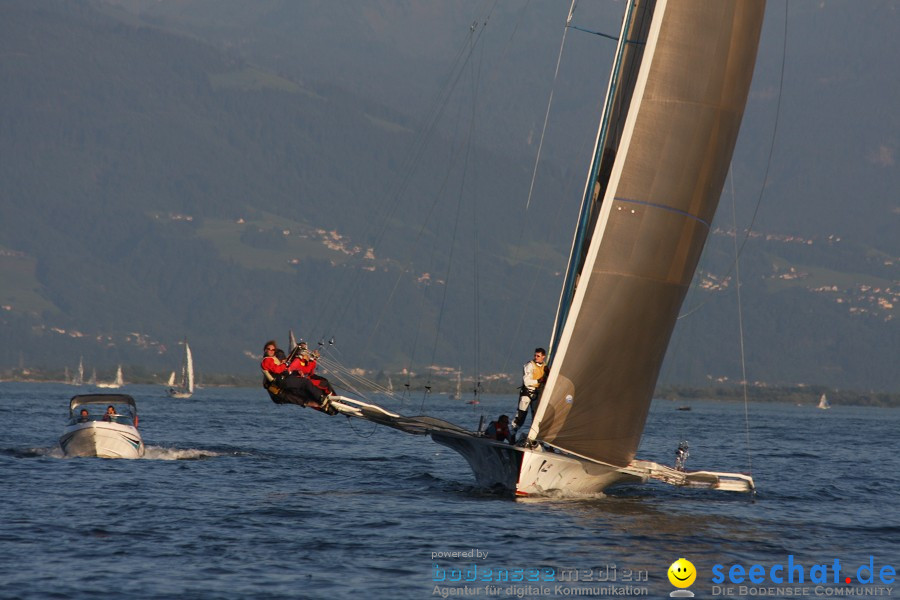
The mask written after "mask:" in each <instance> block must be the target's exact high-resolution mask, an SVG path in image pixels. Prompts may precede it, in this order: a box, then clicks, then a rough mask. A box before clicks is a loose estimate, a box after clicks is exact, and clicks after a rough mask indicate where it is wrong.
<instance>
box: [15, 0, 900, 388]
mask: <svg viewBox="0 0 900 600" xmlns="http://www.w3.org/2000/svg"><path fill="white" fill-rule="evenodd" d="M532 4H534V3H528V2H519V3H509V4H506V3H504V4H503V5H502V6H498V7H497V8H496V9H495V10H494V11H492V12H489V13H487V14H484V13H479V11H480V10H483V9H482V7H481V3H475V2H459V3H419V2H403V1H399V0H398V1H387V0H385V1H382V2H326V1H309V2H289V1H280V0H267V1H264V2H263V1H260V2H254V3H246V2H221V1H219V2H209V1H207V0H186V1H182V2H177V3H172V2H162V3H160V2H150V1H145V0H121V1H118V2H115V3H108V2H63V1H59V2H52V1H44V2H40V3H34V2H29V1H25V0H22V1H8V2H4V3H3V4H0V84H2V90H3V91H2V92H0V156H2V157H3V160H0V181H2V182H3V185H2V188H0V305H2V306H3V310H0V331H2V336H3V339H4V340H5V343H4V344H3V346H2V348H0V369H7V368H11V367H16V366H25V367H55V368H58V369H61V368H62V367H63V366H65V365H71V366H74V364H75V363H77V360H78V356H80V355H84V356H85V359H86V361H87V362H89V363H91V364H96V365H98V367H100V368H107V369H109V370H110V371H111V370H112V369H113V368H114V366H115V364H117V363H118V362H125V363H126V364H131V365H135V366H140V367H142V368H145V369H147V370H148V371H150V372H153V371H158V372H163V371H166V370H168V369H171V368H174V367H175V366H176V365H177V364H178V352H177V350H176V348H175V347H174V346H175V343H176V341H177V340H179V339H181V338H182V337H184V336H187V337H188V338H189V339H190V340H191V343H192V346H193V347H194V348H195V355H196V362H197V364H198V368H199V369H200V370H201V371H206V372H210V373H212V372H219V373H222V372H236V373H242V374H245V373H251V374H252V373H254V372H255V371H254V370H255V369H256V363H255V360H252V359H251V358H250V357H248V356H247V353H250V354H251V355H256V354H258V353H259V349H260V348H261V344H262V342H264V341H265V340H266V339H268V338H269V337H272V336H276V337H278V338H279V339H280V340H281V341H286V339H285V338H286V335H287V330H288V328H293V329H294V330H295V331H296V332H297V333H298V334H299V335H301V336H305V337H307V338H308V339H310V340H319V339H324V340H327V339H330V338H331V337H332V336H334V338H335V344H336V347H337V349H338V351H339V352H340V357H341V358H342V359H343V360H345V361H346V362H348V363H349V364H353V365H359V366H362V367H365V368H368V369H373V370H377V369H382V368H386V369H394V370H396V369H400V368H403V367H411V368H413V369H414V370H417V371H421V370H422V369H424V368H425V367H426V366H427V365H429V364H432V363H436V364H442V365H448V366H450V367H453V368H456V367H460V366H461V367H462V368H463V369H464V371H465V372H466V373H471V372H473V371H475V370H478V371H480V372H482V373H493V372H497V371H513V370H516V369H517V368H518V364H519V363H520V362H521V361H522V360H523V359H524V358H526V357H527V356H528V354H529V351H530V349H531V348H532V347H533V346H534V345H537V344H543V343H546V336H547V335H548V331H549V328H550V325H551V323H552V318H553V311H554V310H555V306H556V298H557V294H558V287H559V284H560V276H559V272H560V271H561V270H562V269H563V268H564V264H565V254H566V253H567V252H568V245H569V237H570V233H569V232H570V229H571V225H570V223H571V222H572V221H573V219H574V213H575V211H576V210H577V207H576V206H575V204H577V197H578V195H579V194H580V191H581V187H582V186H583V177H584V171H585V169H586V163H587V159H588V157H587V153H588V152H589V151H590V144H591V142H592V140H593V137H594V134H595V131H594V128H595V125H594V124H593V123H594V122H595V121H596V120H597V116H596V114H597V110H598V108H597V107H598V105H599V104H600V102H601V100H602V93H603V90H604V89H605V81H606V77H607V71H608V66H607V65H608V64H609V59H608V56H609V55H610V54H611V52H612V49H613V48H612V42H611V41H609V40H607V39H606V38H603V37H600V36H594V35H591V34H589V33H584V32H579V31H576V30H570V31H569V34H568V41H567V47H566V54H565V55H564V57H565V60H564V61H563V62H562V63H561V67H560V72H559V75H558V77H557V80H556V83H555V85H553V92H554V110H553V112H552V113H551V120H550V127H549V128H548V134H547V137H546V139H545V142H544V146H543V148H542V155H543V159H544V160H543V162H542V163H541V167H540V169H539V171H538V176H537V177H536V179H535V188H534V191H533V193H532V196H531V198H532V199H531V201H530V205H529V208H528V210H527V211H526V210H525V203H526V199H527V198H528V196H529V186H530V184H531V179H532V167H533V164H534V159H535V153H536V149H537V144H538V140H539V139H540V133H541V128H542V125H543V119H544V111H545V110H546V106H547V98H548V95H549V93H550V89H551V82H552V81H553V73H554V68H555V64H556V58H557V53H558V50H559V38H560V36H561V35H562V32H563V27H562V24H563V23H564V20H565V14H560V11H561V10H563V12H564V8H563V7H561V6H556V5H554V4H551V3H547V4H545V5H544V4H542V5H541V6H532ZM539 4H540V3H539ZM620 4H621V3H618V2H605V3H596V4H595V5H592V6H591V7H589V8H587V9H584V10H581V12H579V13H577V15H576V16H577V18H576V20H575V24H576V25H579V26H581V27H583V28H586V29H591V30H594V31H601V32H605V33H613V34H614V33H616V32H617V31H618V23H617V22H616V19H617V18H618V17H617V16H616V15H615V13H616V12H618V11H619V10H620V8H621V7H620ZM895 6H896V5H895V4H893V3H878V2H871V3H866V4H865V7H864V8H859V6H858V5H857V4H854V3H852V2H840V3H837V2H834V3H832V2H816V3H812V2H802V1H800V2H792V3H791V4H790V5H789V8H790V10H789V12H788V13H787V14H786V15H785V10H784V4H781V3H778V2H770V3H769V9H768V20H767V24H766V29H765V31H764V38H763V45H762V49H761V55H760V61H759V65H758V69H757V74H756V77H755V80H754V86H753V91H752V95H751V100H750V103H749V105H748V110H747V116H746V118H745V123H744V128H743V129H742V136H741V140H740V141H739V148H738V151H737V153H736V155H735V164H734V171H735V178H734V179H735V181H734V189H735V202H736V205H737V223H738V228H739V229H741V230H743V229H744V228H745V227H746V226H747V225H749V224H750V222H751V215H752V214H753V212H754V211H755V210H756V209H757V201H758V200H759V199H760V198H761V202H760V203H759V209H758V213H757V216H756V221H755V223H754V228H755V229H756V230H757V231H758V232H759V235H754V236H752V237H751V238H749V240H748V241H747V242H746V245H745V246H744V248H743V253H742V262H741V279H742V281H743V284H744V285H743V287H742V300H743V314H744V319H745V323H744V330H745V346H746V356H747V367H748V377H749V378H750V379H753V380H763V381H770V382H798V381H801V382H810V383H821V384H826V385H834V386H844V387H857V388H866V389H867V388H875V389H897V388H898V386H900V379H898V378H900V375H898V373H897V369H896V367H895V363H896V359H895V357H896V354H897V350H898V348H900V326H898V321H897V319H895V318H894V315H896V310H897V309H896V306H897V302H898V301H900V283H898V280H900V276H898V266H897V265H898V260H900V259H898V255H900V244H898V239H900V238H898V236H897V231H898V219H900V205H898V202H897V195H896V192H895V191H894V190H896V189H897V184H898V183H900V182H898V171H897V167H896V164H895V154H896V151H897V146H898V129H900V128H898V123H897V119H898V117H897V116H896V114H895V112H894V111H893V99H894V98H896V97H898V91H900V90H898V89H896V88H897V87H898V85H900V84H898V82H897V81H895V79H894V78H892V77H890V76H889V74H890V73H892V72H893V71H892V68H893V65H892V62H893V61H895V57H896V56H897V55H898V53H897V51H896V50H897V44H898V42H897V41H896V38H897V36H896V35H895V32H896V31H897V29H898V28H897V14H896V9H895ZM785 25H786V27H785ZM785 32H786V33H785ZM851 39H852V40H854V42H853V44H847V43H845V41H846V40H851ZM842 40H844V41H843V42H842ZM782 48H786V49H787V51H786V54H785V55H784V61H783V63H784V69H783V71H782ZM782 76H783V77H782ZM779 90H780V91H781V94H780V96H779V93H778V92H779ZM776 125H777V127H776ZM773 139H774V144H773ZM770 148H771V149H772V153H771V158H770ZM767 168H768V171H767V170H766V169H767ZM766 176H767V179H766ZM763 181H765V182H766V185H765V188H764V189H763V187H762V182H763ZM730 185H731V184H730V183H729V186H728V189H727V193H726V195H725V196H724V197H723V202H722V207H721V208H720V211H719V215H718V221H717V232H716V233H714V234H713V235H712V236H711V239H710V246H709V249H708V252H707V253H706V255H705V256H704V259H703V261H702V263H701V271H700V272H699V273H698V277H697V288H696V289H695V290H694V291H693V292H692V293H691V295H690V296H689V298H688V300H687V302H686V303H685V313H689V312H690V314H689V315H688V316H686V317H685V318H684V319H682V321H681V322H680V324H679V327H678V328H677V329H676V335H675V338H674V340H673V344H672V349H671V352H670V354H669V358H668V360H667V363H666V366H665V367H664V370H663V375H662V376H663V379H664V380H665V381H669V382H679V383H697V382H703V381H707V380H708V379H709V378H713V379H715V378H720V377H728V378H730V379H732V380H734V379H736V378H739V377H740V372H741V371H740V364H739V353H738V346H737V338H738V329H737V316H736V315H737V307H736V298H735V293H734V289H735V282H734V278H733V275H734V273H733V270H732V262H733V257H734V245H733V240H734V237H733V235H732V234H731V233H730V230H731V228H732V215H731V191H730V190H731V187H730ZM742 239H743V237H742V236H739V238H738V240H739V242H740V241H741V240H742ZM476 257H477V258H476ZM726 274H730V277H731V278H730V279H726V277H725V276H726ZM473 290H474V291H473ZM695 307H699V308H698V310H696V312H692V311H693V309H694V308H695Z"/></svg>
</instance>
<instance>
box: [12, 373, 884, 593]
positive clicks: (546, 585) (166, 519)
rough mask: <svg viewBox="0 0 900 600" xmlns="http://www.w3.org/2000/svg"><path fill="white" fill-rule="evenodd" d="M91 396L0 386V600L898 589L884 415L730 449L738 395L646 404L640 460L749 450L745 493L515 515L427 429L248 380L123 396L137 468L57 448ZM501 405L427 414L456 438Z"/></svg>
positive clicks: (783, 427)
mask: <svg viewBox="0 0 900 600" xmlns="http://www.w3.org/2000/svg"><path fill="white" fill-rule="evenodd" d="M90 391H91V390H90V389H89V388H74V387H70V386H65V385H50V384H19V383H0V419H2V423H3V424H4V426H3V428H2V429H0V498H2V503H0V523H2V527H0V598H41V599H44V598H123V599H129V598H223V599H224V598H228V599H234V598H267V599H268V598H357V597H358V598H434V597H442V596H447V597H459V596H458V595H459V594H467V595H466V596H465V597H480V598H514V597H528V598H562V597H572V596H582V597H609V596H614V595H619V596H621V595H636V596H640V597H654V598H659V597H668V595H669V593H670V592H672V591H674V590H675V589H676V588H675V587H673V585H672V584H671V583H670V582H669V579H668V577H667V571H668V569H669V566H670V565H671V564H672V563H673V562H674V561H675V560H676V559H678V558H679V557H685V558H686V559H688V560H689V561H691V563H692V564H693V565H694V566H695V568H696V571H697V577H696V582H695V583H694V584H693V585H692V586H690V591H692V592H694V593H695V594H696V596H697V597H698V598H709V597H760V596H767V597H773V596H774V597H785V596H792V597H796V596H804V595H805V596H809V597H833V596H840V597H856V596H860V597H862V596H863V595H865V594H873V593H875V592H879V595H882V596H888V597H890V596H900V591H898V590H897V589H896V588H895V587H894V585H895V584H894V583H884V582H885V581H887V578H890V577H891V576H890V572H891V570H890V569H894V570H896V568H897V567H898V563H900V553H898V539H900V518H898V510H897V505H896V502H897V495H898V491H900V468H898V467H900V460H898V458H897V442H896V438H897V432H898V430H900V411H897V410H891V409H878V408H857V407H842V406H835V407H834V408H833V409H832V410H830V411H822V410H817V409H815V408H814V407H812V406H804V407H799V406H792V405H776V404H765V405H764V404H753V405H751V406H750V407H749V415H750V419H749V422H750V428H749V447H748V443H747V437H748V435H747V430H746V428H745V421H744V406H743V405H738V404H723V403H712V402H694V403H692V405H691V408H692V410H690V411H678V410H676V408H677V407H676V405H674V404H672V403H670V402H665V401H656V402H654V404H653V408H652V411H651V414H650V418H649V420H648V423H647V428H646V434H645V436H644V440H643V443H642V450H641V452H640V456H641V457H642V458H646V459H650V460H656V461H659V462H663V463H666V464H672V461H673V458H674V450H675V448H676V447H677V446H678V443H679V441H680V440H682V439H686V440H688V441H689V442H690V452H691V457H690V459H689V460H688V463H687V466H688V468H689V469H717V470H735V471H747V469H748V461H750V462H751V464H752V473H753V476H754V478H755V479H756V482H757V487H758V490H759V493H758V495H757V496H756V498H755V500H754V501H751V499H750V498H749V497H748V496H747V495H739V494H731V493H725V492H710V491H696V490H685V489H676V488H671V487H668V486H664V485H661V484H648V485H643V486H635V487H630V488H621V489H616V490H610V491H609V493H608V494H607V495H598V496H596V497H591V498H582V499H544V500H529V501H524V502H523V501H519V502H516V501H512V500H508V499H504V498H499V497H496V496H492V495H490V494H486V493H482V492H480V491H479V490H477V489H474V488H473V487H472V482H473V481H474V480H473V477H472V475H471V472H470V471H469V468H468V465H467V464H466V463H465V461H464V460H463V459H462V458H461V457H459V456H458V455H456V454H455V453H453V452H452V451H450V450H448V449H446V448H444V447H442V446H438V445H437V444H435V443H433V442H432V441H431V440H430V439H429V438H426V437H419V436H410V435H406V434H403V433H400V432H398V431H394V430H391V429H386V428H378V427H375V426H373V425H370V424H368V423H365V422H362V421H353V422H350V421H349V420H348V419H346V418H345V417H340V416H336V417H328V416H326V415H324V414H321V413H318V412H314V411H311V410H308V409H302V408H299V407H297V406H276V405H274V404H273V403H272V402H271V401H269V399H268V397H267V396H266V394H265V392H264V391H263V390H262V389H261V388H260V389H228V388H222V389H202V390H200V391H199V392H198V393H197V394H195V396H194V397H193V398H191V399H189V400H174V399H169V398H166V397H164V396H163V395H162V389H161V388H155V387H149V386H126V387H125V388H123V390H122V392H123V393H127V394H130V395H132V396H134V398H135V399H136V400H137V402H138V409H139V411H140V416H141V421H140V422H141V431H142V434H143V436H144V441H145V443H146V444H147V455H146V457H145V458H143V459H140V460H104V459H86V458H78V459H64V458H62V457H61V454H60V452H59V450H58V449H57V447H56V442H57V439H58V437H59V435H60V434H61V432H62V429H63V426H64V422H65V419H66V416H67V404H68V399H69V398H70V397H71V396H72V395H74V394H76V393H88V392H90ZM514 405H515V398H514V397H513V396H509V397H488V398H486V399H484V401H483V402H482V404H481V406H479V407H474V408H473V407H472V406H469V405H466V404H464V403H462V402H454V401H449V400H447V399H446V398H445V397H437V398H431V399H429V400H428V402H427V404H426V412H428V413H429V414H433V415H436V416H439V417H441V418H444V419H447V420H449V421H452V422H456V423H458V424H461V425H465V426H471V427H473V428H474V427H475V426H476V425H477V423H478V419H479V416H480V415H482V414H484V415H485V416H486V417H489V418H492V417H495V416H496V415H497V414H499V413H500V412H506V413H512V412H513V411H514ZM391 406H392V408H395V409H398V410H400V411H401V412H403V413H405V414H421V412H422V411H421V410H420V408H421V401H420V399H418V398H417V399H416V400H415V401H408V402H407V403H406V405H405V406H401V405H391ZM451 553H457V555H456V556H453V555H452V554H451ZM466 553H468V554H472V556H466V555H465V554H466ZM485 555H486V556H485ZM789 557H791V558H789ZM870 557H871V558H870ZM836 560H837V561H839V566H840V568H841V571H840V573H839V574H838V579H839V581H838V583H834V582H833V580H834V578H835V573H834V567H835V561H836ZM870 560H871V562H872V565H871V568H872V569H873V570H874V577H873V582H872V583H860V581H862V582H867V581H868V575H869V568H870V566H869V562H870ZM716 565H720V566H719V567H718V568H719V571H718V573H719V574H720V576H719V579H718V581H719V583H716V573H717V572H716V571H715V570H714V569H715V568H716ZM735 565H738V568H734V567H735ZM753 565H760V567H758V568H757V569H756V571H750V569H751V568H752V567H753ZM798 565H799V566H798ZM816 565H823V566H820V567H818V568H816ZM863 565H865V568H864V569H862V570H861V571H858V569H859V568H860V567H861V566H863ZM778 566H782V567H784V568H783V569H782V570H780V571H779V570H778ZM773 567H774V568H775V570H774V572H773ZM825 567H827V570H825ZM888 567H890V568H888ZM798 569H800V570H802V571H803V573H802V574H803V581H802V582H801V581H799V576H800V572H799V570H798ZM760 570H763V571H764V572H765V576H764V577H763V578H762V579H760V577H759V572H760ZM788 572H790V573H791V579H793V582H789V581H788ZM742 573H745V575H744V576H743V581H742V582H739V580H740V579H741V578H742V576H741V574H742ZM750 573H752V574H753V575H754V577H756V579H757V581H763V583H753V582H751V581H750V580H749V579H748V576H749V574H750ZM782 575H783V577H781V576H782ZM845 576H850V577H851V579H852V581H851V584H849V585H848V584H846V582H845ZM823 577H827V580H828V583H827V584H821V583H815V582H814V581H811V578H817V579H818V580H820V581H821V579H822V578H823ZM779 578H781V579H783V581H784V583H782V584H776V581H777V580H778V579H779ZM729 587H730V588H731V589H729ZM876 588H877V589H876ZM452 594H455V595H456V596H451V595H452ZM845 594H850V596H848V595H845ZM866 597H869V596H866Z"/></svg>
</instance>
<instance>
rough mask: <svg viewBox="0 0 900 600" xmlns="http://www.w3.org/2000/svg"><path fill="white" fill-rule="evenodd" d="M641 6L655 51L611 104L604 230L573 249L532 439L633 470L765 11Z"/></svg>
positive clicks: (602, 175) (685, 0)
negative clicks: (569, 287)
mask: <svg viewBox="0 0 900 600" xmlns="http://www.w3.org/2000/svg"><path fill="white" fill-rule="evenodd" d="M635 6H640V7H641V8H642V9H643V10H640V11H639V12H636V13H635V14H632V15H630V16H629V15H626V18H625V22H626V23H631V24H632V25H635V26H638V31H640V32H641V34H642V35H645V39H646V44H645V45H644V46H643V47H640V49H639V50H637V48H638V47H637V46H631V45H629V46H628V48H629V49H632V48H634V49H635V52H636V53H635V54H634V55H632V58H634V59H635V62H634V66H635V68H636V69H637V71H636V77H635V76H633V75H634V73H631V74H630V75H632V77H630V78H627V79H622V82H623V85H620V86H618V87H617V88H616V94H617V97H616V98H612V99H611V100H610V101H608V102H607V110H612V109H616V110H621V111H622V112H621V114H620V115H619V116H616V117H611V116H609V115H606V116H604V118H603V119H602V120H601V133H600V134H598V140H599V142H598V148H597V150H596V151H595V156H594V159H593V160H592V165H591V168H590V169H589V173H590V174H589V178H588V182H587V184H586V186H585V189H586V192H585V193H586V196H585V201H586V202H587V200H588V194H589V193H590V194H593V193H595V194H597V197H596V198H594V199H591V202H592V203H593V206H592V207H591V208H590V211H591V214H590V218H589V219H588V220H589V221H590V222H591V223H592V229H590V230H589V231H586V232H585V233H584V234H583V236H582V237H583V238H584V242H585V248H583V249H578V248H575V247H573V257H572V259H571V261H570V270H572V269H573V268H574V269H575V270H574V271H573V272H572V276H571V279H572V282H573V291H572V293H571V294H570V297H571V301H570V302H569V303H568V305H567V306H563V302H561V307H560V313H559V314H560V316H558V319H557V320H558V323H557V325H556V331H558V332H559V333H556V332H555V333H554V344H555V346H554V347H555V353H554V355H553V356H551V360H552V368H551V372H550V376H549V379H548V381H547V385H546V388H545V390H544V392H543V396H542V399H541V404H540V407H539V409H538V412H537V414H536V415H535V420H534V423H533V425H532V428H531V431H530V433H529V438H530V439H532V440H540V441H545V442H547V443H549V444H551V445H553V446H556V447H558V448H561V449H563V450H566V451H569V452H572V453H574V454H577V455H580V456H584V457H587V458H590V459H594V460H597V461H602V462H605V463H610V464H614V465H620V466H625V465H627V464H629V463H630V462H631V460H632V459H633V458H634V454H635V452H636V450H637V446H638V444H639V442H640V438H641V434H642V432H643V428H644V422H645V420H646V416H647V412H648V411H649V406H650V401H651V399H652V396H653V390H654V388H655V386H656V380H657V376H658V374H659V369H660V367H661V365H662V361H663V358H664V356H665V352H666V347H667V346H668V342H669V338H670V336H671V333H672V330H673V328H674V325H675V320H676V318H677V316H678V311H679V310H680V307H681V303H682V301H683V299H684V296H685V294H686V292H687V288H688V286H689V285H690V282H691V279H692V278H693V274H694V270H695V269H696V266H697V263H698V261H699V259H700V254H701V252H702V249H703V245H704V244H705V242H706V237H707V235H708V233H709V228H710V227H709V224H710V223H711V222H712V219H713V216H714V213H715V209H716V205H717V204H718V198H719V195H720V193H721V190H722V186H723V183H724V179H725V175H726V174H727V170H728V165H729V163H730V160H731V154H732V151H733V148H734V144H735V142H736V139H737V134H738V130H739V128H740V122H741V118H742V116H743V110H744V105H745V103H746V98H747V93H748V91H749V86H750V80H751V78H752V74H753V67H754V64H755V59H756V49H757V45H758V41H759V34H760V30H761V27H762V17H763V12H764V8H765V3H764V2H763V1H761V0H717V1H716V2H703V1H700V0H656V1H653V0H650V1H647V2H641V1H640V0H639V1H638V2H636V4H635ZM638 17H640V18H638ZM648 18H649V19H650V20H649V27H647V21H646V20H647V19H648ZM625 29H627V28H626V27H624V26H623V33H624V30H625ZM632 33H633V32H632ZM624 37H625V36H624V35H623V39H624ZM628 37H629V39H631V38H633V37H634V35H633V34H629V35H628ZM613 76H615V73H614V75H613ZM626 84H627V85H626ZM611 119H615V120H616V123H619V122H622V121H621V120H622V119H624V121H623V123H624V124H623V126H622V127H621V130H620V132H619V135H617V136H614V137H611V136H608V135H606V134H605V133H604V131H605V130H608V129H609V124H610V122H611ZM598 160H599V162H598ZM604 160H606V161H607V162H606V163H604ZM598 164H600V165H603V164H605V165H606V167H605V168H604V167H603V166H600V167H597V166H596V165H598ZM584 206H585V205H583V207H584ZM583 210H585V209H584V208H583ZM568 279H570V277H569V276H567V280H568ZM576 281H577V286H575V285H574V282H576ZM563 294H564V298H565V294H566V291H565V289H564V292H563Z"/></svg>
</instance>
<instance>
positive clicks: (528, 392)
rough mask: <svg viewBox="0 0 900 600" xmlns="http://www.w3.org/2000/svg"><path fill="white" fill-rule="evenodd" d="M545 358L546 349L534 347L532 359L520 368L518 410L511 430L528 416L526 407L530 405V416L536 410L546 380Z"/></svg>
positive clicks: (515, 428) (517, 426)
mask: <svg viewBox="0 0 900 600" xmlns="http://www.w3.org/2000/svg"><path fill="white" fill-rule="evenodd" d="M546 359H547V351H546V350H544V349H543V348H535V349H534V359H533V360H529V361H528V362H527V363H525V366H524V367H523V368H522V387H521V389H520V390H519V394H520V396H519V410H518V412H516V418H515V419H514V420H513V426H512V429H513V431H515V430H517V429H518V428H519V427H521V426H522V423H524V422H525V417H526V416H528V407H531V416H532V418H533V417H534V412H535V411H536V410H537V401H538V398H539V397H540V392H541V388H542V387H544V382H545V381H547V372H548V368H547V367H546V365H545V362H544V361H545V360H546Z"/></svg>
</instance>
